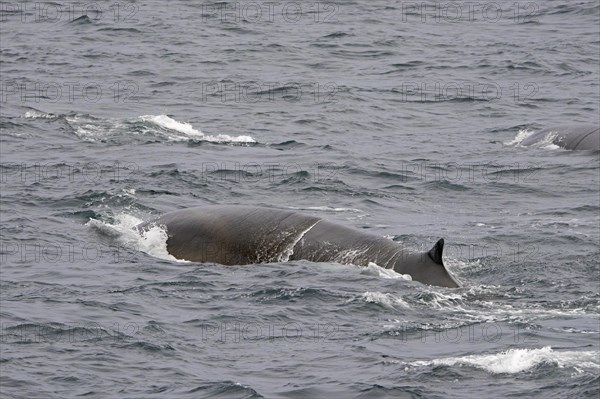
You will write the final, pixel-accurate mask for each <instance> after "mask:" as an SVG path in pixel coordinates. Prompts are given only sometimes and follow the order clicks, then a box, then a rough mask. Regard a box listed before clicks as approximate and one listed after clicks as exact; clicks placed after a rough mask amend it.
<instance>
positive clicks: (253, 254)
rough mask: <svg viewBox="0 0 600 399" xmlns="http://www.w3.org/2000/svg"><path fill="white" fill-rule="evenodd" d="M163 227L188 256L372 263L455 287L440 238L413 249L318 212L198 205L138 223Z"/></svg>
mask: <svg viewBox="0 0 600 399" xmlns="http://www.w3.org/2000/svg"><path fill="white" fill-rule="evenodd" d="M155 225H156V226H162V227H164V228H165V229H166V232H167V236H168V238H167V251H168V252H169V253H170V254H171V255H173V256H174V257H175V258H177V259H182V260H189V261H193V262H203V263H205V262H209V263H220V264H223V265H245V264H256V263H265V262H285V261H288V260H300V259H304V260H308V261H313V262H337V263H342V264H355V265H358V266H367V265H369V263H371V262H373V263H376V264H377V265H379V266H381V267H384V268H388V269H394V270H395V271H396V272H398V273H402V274H410V275H411V277H412V279H413V280H415V281H419V282H422V283H424V284H431V285H439V286H444V287H458V284H457V283H456V281H454V279H453V278H452V277H451V276H450V274H449V273H448V271H447V270H446V268H445V266H444V263H443V261H442V253H443V250H444V240H443V239H442V240H439V241H438V242H437V243H436V244H435V245H434V247H433V248H432V249H431V250H430V251H428V252H422V253H418V252H417V253H414V252H410V251H408V250H405V249H404V248H403V247H402V246H401V245H400V244H398V243H397V242H394V241H392V240H390V239H387V238H385V237H381V236H378V235H374V234H370V233H367V232H364V231H362V230H357V229H353V228H349V227H345V226H342V225H339V224H336V223H332V222H329V221H327V220H323V219H320V218H318V217H314V216H310V215H303V214H300V213H296V212H292V211H286V210H278V209H272V208H262V207H248V206H226V205H223V206H219V205H213V206H204V207H197V208H188V209H183V210H179V211H175V212H171V213H167V214H165V215H163V216H161V217H159V218H158V219H156V220H153V221H150V222H146V223H142V224H140V225H139V226H138V230H139V231H141V232H143V231H145V230H148V229H150V228H151V227H152V226H155Z"/></svg>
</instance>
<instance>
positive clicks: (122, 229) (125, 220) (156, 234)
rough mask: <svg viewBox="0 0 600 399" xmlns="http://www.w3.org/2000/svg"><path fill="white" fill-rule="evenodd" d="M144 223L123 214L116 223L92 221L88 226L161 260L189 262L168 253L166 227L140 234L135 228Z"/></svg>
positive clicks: (124, 244) (117, 217) (151, 229)
mask: <svg viewBox="0 0 600 399" xmlns="http://www.w3.org/2000/svg"><path fill="white" fill-rule="evenodd" d="M142 222H143V220H142V219H139V218H137V217H135V216H133V215H130V214H126V213H121V214H119V215H117V216H116V217H115V220H114V223H109V222H103V221H100V220H96V219H90V221H89V222H88V223H87V224H86V225H87V226H90V227H92V228H95V229H97V230H98V231H100V232H102V233H103V234H105V235H109V236H111V237H114V238H115V239H116V240H117V241H118V242H119V244H120V245H122V246H124V247H126V248H135V249H137V250H140V251H142V252H145V253H147V254H149V255H152V256H154V257H156V258H159V259H165V260H171V261H177V262H187V261H185V260H180V259H176V258H175V257H174V256H173V255H171V254H169V252H168V251H167V238H168V236H167V232H166V230H165V229H164V227H162V226H152V227H151V228H150V229H148V230H147V231H145V232H143V233H139V232H138V231H137V230H136V229H135V227H136V226H137V225H138V224H140V223H142Z"/></svg>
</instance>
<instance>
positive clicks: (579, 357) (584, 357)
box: [410, 346, 600, 374]
mask: <svg viewBox="0 0 600 399" xmlns="http://www.w3.org/2000/svg"><path fill="white" fill-rule="evenodd" d="M410 364H411V365H413V366H439V365H443V366H454V365H461V366H462V365H464V366H472V367H477V368H480V369H483V370H485V371H487V372H489V373H492V374H502V373H505V374H516V373H520V372H523V371H525V370H529V369H531V368H533V367H535V366H537V365H540V364H550V365H555V366H557V367H558V368H565V367H572V368H574V369H576V370H577V371H578V372H582V371H583V370H582V369H595V370H598V369H600V362H599V361H598V352H596V351H555V350H553V349H552V348H550V347H549V346H546V347H544V348H539V349H509V350H507V351H505V352H500V353H494V354H486V355H470V356H462V357H449V358H443V359H434V360H430V361H429V360H428V361H416V362H412V363H410Z"/></svg>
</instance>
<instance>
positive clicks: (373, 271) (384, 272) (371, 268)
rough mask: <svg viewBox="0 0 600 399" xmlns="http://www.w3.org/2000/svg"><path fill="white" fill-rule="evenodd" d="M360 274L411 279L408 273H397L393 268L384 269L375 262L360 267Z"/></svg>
mask: <svg viewBox="0 0 600 399" xmlns="http://www.w3.org/2000/svg"><path fill="white" fill-rule="evenodd" d="M361 272H362V274H369V275H372V276H377V277H381V278H390V279H398V280H408V281H411V280H412V276H411V275H410V274H401V273H397V272H396V271H394V270H393V269H386V268H384V267H381V266H379V265H378V264H376V263H373V262H369V265H368V266H367V267H365V268H363V269H362V271H361Z"/></svg>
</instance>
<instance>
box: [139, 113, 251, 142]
mask: <svg viewBox="0 0 600 399" xmlns="http://www.w3.org/2000/svg"><path fill="white" fill-rule="evenodd" d="M140 120H142V121H144V122H148V123H151V124H154V125H156V126H158V127H161V128H163V129H167V130H169V131H171V132H173V133H174V134H173V135H171V136H170V138H171V139H172V140H178V139H179V140H180V139H186V140H187V139H196V140H204V141H212V142H218V143H256V140H254V139H253V138H252V137H250V136H229V135H227V134H218V135H216V136H210V135H206V134H204V133H202V132H201V131H200V130H198V129H195V128H194V127H193V126H192V125H191V124H189V123H186V122H178V121H176V120H175V119H173V118H170V117H168V116H167V115H142V116H140Z"/></svg>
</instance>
